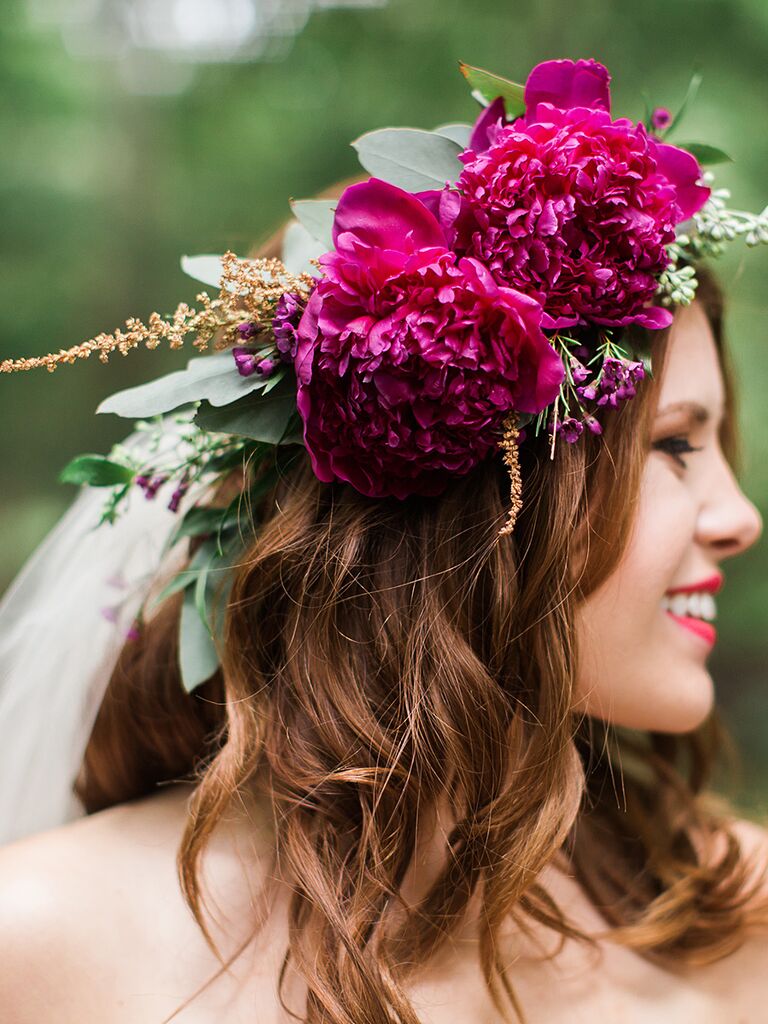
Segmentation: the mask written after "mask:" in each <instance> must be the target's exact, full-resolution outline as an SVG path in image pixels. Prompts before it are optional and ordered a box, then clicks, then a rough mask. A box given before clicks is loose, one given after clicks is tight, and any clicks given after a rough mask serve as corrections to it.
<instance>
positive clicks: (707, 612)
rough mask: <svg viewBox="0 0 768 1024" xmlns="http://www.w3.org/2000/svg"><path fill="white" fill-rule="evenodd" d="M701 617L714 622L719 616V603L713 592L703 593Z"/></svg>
mask: <svg viewBox="0 0 768 1024" xmlns="http://www.w3.org/2000/svg"><path fill="white" fill-rule="evenodd" d="M701 617H702V619H706V620H707V622H714V621H715V619H716V618H717V605H716V604H715V599H714V597H712V595H711V594H702V595H701Z"/></svg>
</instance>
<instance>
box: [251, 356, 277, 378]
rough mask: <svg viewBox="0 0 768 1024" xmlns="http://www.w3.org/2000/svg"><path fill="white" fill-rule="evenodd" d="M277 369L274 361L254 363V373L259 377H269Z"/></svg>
mask: <svg viewBox="0 0 768 1024" xmlns="http://www.w3.org/2000/svg"><path fill="white" fill-rule="evenodd" d="M276 367H277V360H276V359H269V358H267V359H260V360H259V362H258V363H256V373H258V374H259V376H261V377H271V376H272V374H273V373H274V371H275V369H276Z"/></svg>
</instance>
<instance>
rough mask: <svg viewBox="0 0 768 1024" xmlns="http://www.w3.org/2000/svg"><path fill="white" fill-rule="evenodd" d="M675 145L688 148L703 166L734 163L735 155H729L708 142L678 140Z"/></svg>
mask: <svg viewBox="0 0 768 1024" xmlns="http://www.w3.org/2000/svg"><path fill="white" fill-rule="evenodd" d="M675 145H676V146H677V147H678V148H680V149H684V150H686V151H687V152H688V153H690V154H691V156H695V157H696V159H697V160H698V162H699V163H700V164H701V165H702V167H711V166H712V164H732V163H733V157H731V156H728V154H727V153H725V152H724V151H723V150H722V149H718V147H717V146H710V145H708V144H707V143H706V142H676V143H675Z"/></svg>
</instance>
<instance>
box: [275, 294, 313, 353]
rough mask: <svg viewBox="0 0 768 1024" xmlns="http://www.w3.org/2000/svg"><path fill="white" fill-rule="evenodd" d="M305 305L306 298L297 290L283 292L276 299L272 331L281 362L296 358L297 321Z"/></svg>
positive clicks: (297, 340) (297, 341) (297, 342)
mask: <svg viewBox="0 0 768 1024" xmlns="http://www.w3.org/2000/svg"><path fill="white" fill-rule="evenodd" d="M306 306H307V301H306V299H305V298H304V297H303V296H302V295H299V294H298V293H297V292H285V293H284V294H283V295H281V296H280V298H279V299H278V302H277V306H276V308H275V315H274V318H273V320H272V333H273V334H274V336H275V342H276V343H277V351H278V352H279V353H280V358H281V359H282V360H283V362H286V363H292V362H293V360H294V359H295V358H296V349H297V347H298V344H299V336H298V327H299V321H300V320H301V317H302V314H303V312H304V310H305V309H306Z"/></svg>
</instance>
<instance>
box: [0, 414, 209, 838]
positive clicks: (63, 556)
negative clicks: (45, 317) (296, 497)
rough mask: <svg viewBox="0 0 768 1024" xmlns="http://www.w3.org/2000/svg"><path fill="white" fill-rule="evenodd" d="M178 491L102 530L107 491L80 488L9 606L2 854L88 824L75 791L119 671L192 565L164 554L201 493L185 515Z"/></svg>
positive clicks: (0, 696) (2, 702)
mask: <svg viewBox="0 0 768 1024" xmlns="http://www.w3.org/2000/svg"><path fill="white" fill-rule="evenodd" d="M173 434H174V431H173V428H172V424H171V422H170V421H169V426H168V430H167V436H168V443H169V444H172V443H174V437H173ZM145 436H146V435H142V434H141V433H139V432H137V433H134V434H132V435H131V436H130V437H129V438H128V439H127V440H126V442H125V444H126V445H127V446H128V447H131V448H133V449H136V448H139V447H140V446H141V445H142V443H143V442H144V437H145ZM172 489H173V487H172V485H170V486H168V485H166V486H165V487H163V488H161V489H160V490H159V491H158V493H157V495H156V496H155V498H154V499H153V500H149V501H148V500H146V499H145V498H144V495H143V494H142V493H141V492H140V490H139V488H138V487H136V488H134V489H133V493H131V494H130V496H129V503H128V506H127V508H125V510H124V511H123V512H122V514H121V515H120V517H119V518H118V519H117V521H116V522H115V523H113V524H109V523H105V524H103V525H102V526H99V527H98V528H96V527H97V524H98V522H99V517H100V513H101V510H102V508H103V506H104V502H105V496H106V495H105V492H104V491H103V490H102V489H101V488H90V487H83V488H81V490H80V493H79V494H78V496H77V497H76V498H75V500H74V502H73V503H72V505H71V506H70V508H69V509H68V511H67V512H66V513H65V514H64V515H63V516H62V518H61V519H60V521H59V522H58V523H57V524H56V526H55V527H54V528H53V529H52V530H51V532H50V533H49V534H48V536H47V537H46V538H45V539H44V541H43V542H42V543H41V544H40V546H39V547H38V548H37V550H36V551H35V552H34V553H33V554H32V555H31V557H30V558H29V560H28V561H27V563H26V564H25V565H24V567H23V568H22V570H21V572H20V573H19V575H18V576H17V577H16V579H15V580H14V581H13V583H12V584H11V586H10V587H9V589H8V591H7V592H6V594H5V595H4V597H3V598H2V601H0V843H2V842H8V841H10V840H13V839H17V838H20V837H22V836H25V835H29V834H30V833H33V832H38V831H40V830H43V829H47V828H52V827H54V826H56V825H61V824H64V823H65V822H67V821H70V820H72V819H73V818H75V817H78V816H80V815H82V814H83V808H82V806H81V805H80V803H79V801H78V800H77V798H76V797H75V795H74V793H73V785H74V782H75V780H76V778H77V774H78V772H79V769H80V765H81V762H82V758H83V753H84V751H85V747H86V744H87V742H88V737H89V735H90V732H91V729H92V727H93V722H94V720H95V717H96V713H97V711H98V709H99V705H100V704H101V701H102V699H103V696H104V691H105V689H106V686H107V683H108V682H109V678H110V676H111V674H112V670H113V669H114V666H115V664H116V662H117V658H118V655H119V653H120V651H121V649H122V647H123V645H124V643H126V641H127V642H131V641H130V639H129V638H128V634H129V631H130V630H131V628H132V626H133V623H134V619H135V615H136V613H137V611H138V609H139V607H140V606H141V604H142V601H143V600H144V599H145V597H147V595H149V594H152V593H153V585H154V586H158V585H159V584H161V583H163V582H164V581H165V580H166V579H167V578H170V577H172V576H173V574H174V572H175V571H177V570H178V569H179V568H181V566H182V564H183V559H184V555H185V549H186V543H181V542H180V543H179V544H177V545H175V546H174V548H173V549H171V550H170V551H165V548H166V546H167V541H168V539H169V536H170V534H171V531H172V530H173V528H174V527H175V526H176V524H177V523H178V522H179V517H180V516H181V515H183V514H184V511H185V510H186V509H187V508H188V507H189V506H190V505H191V504H193V503H194V502H195V500H199V497H200V490H201V488H200V485H198V487H197V490H196V491H194V490H190V491H189V492H187V494H186V495H185V498H184V499H183V501H182V504H181V506H180V509H179V511H178V512H176V513H173V512H171V511H170V510H169V509H168V508H167V502H168V497H166V496H165V492H166V491H167V492H168V496H170V492H171V490H172Z"/></svg>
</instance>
